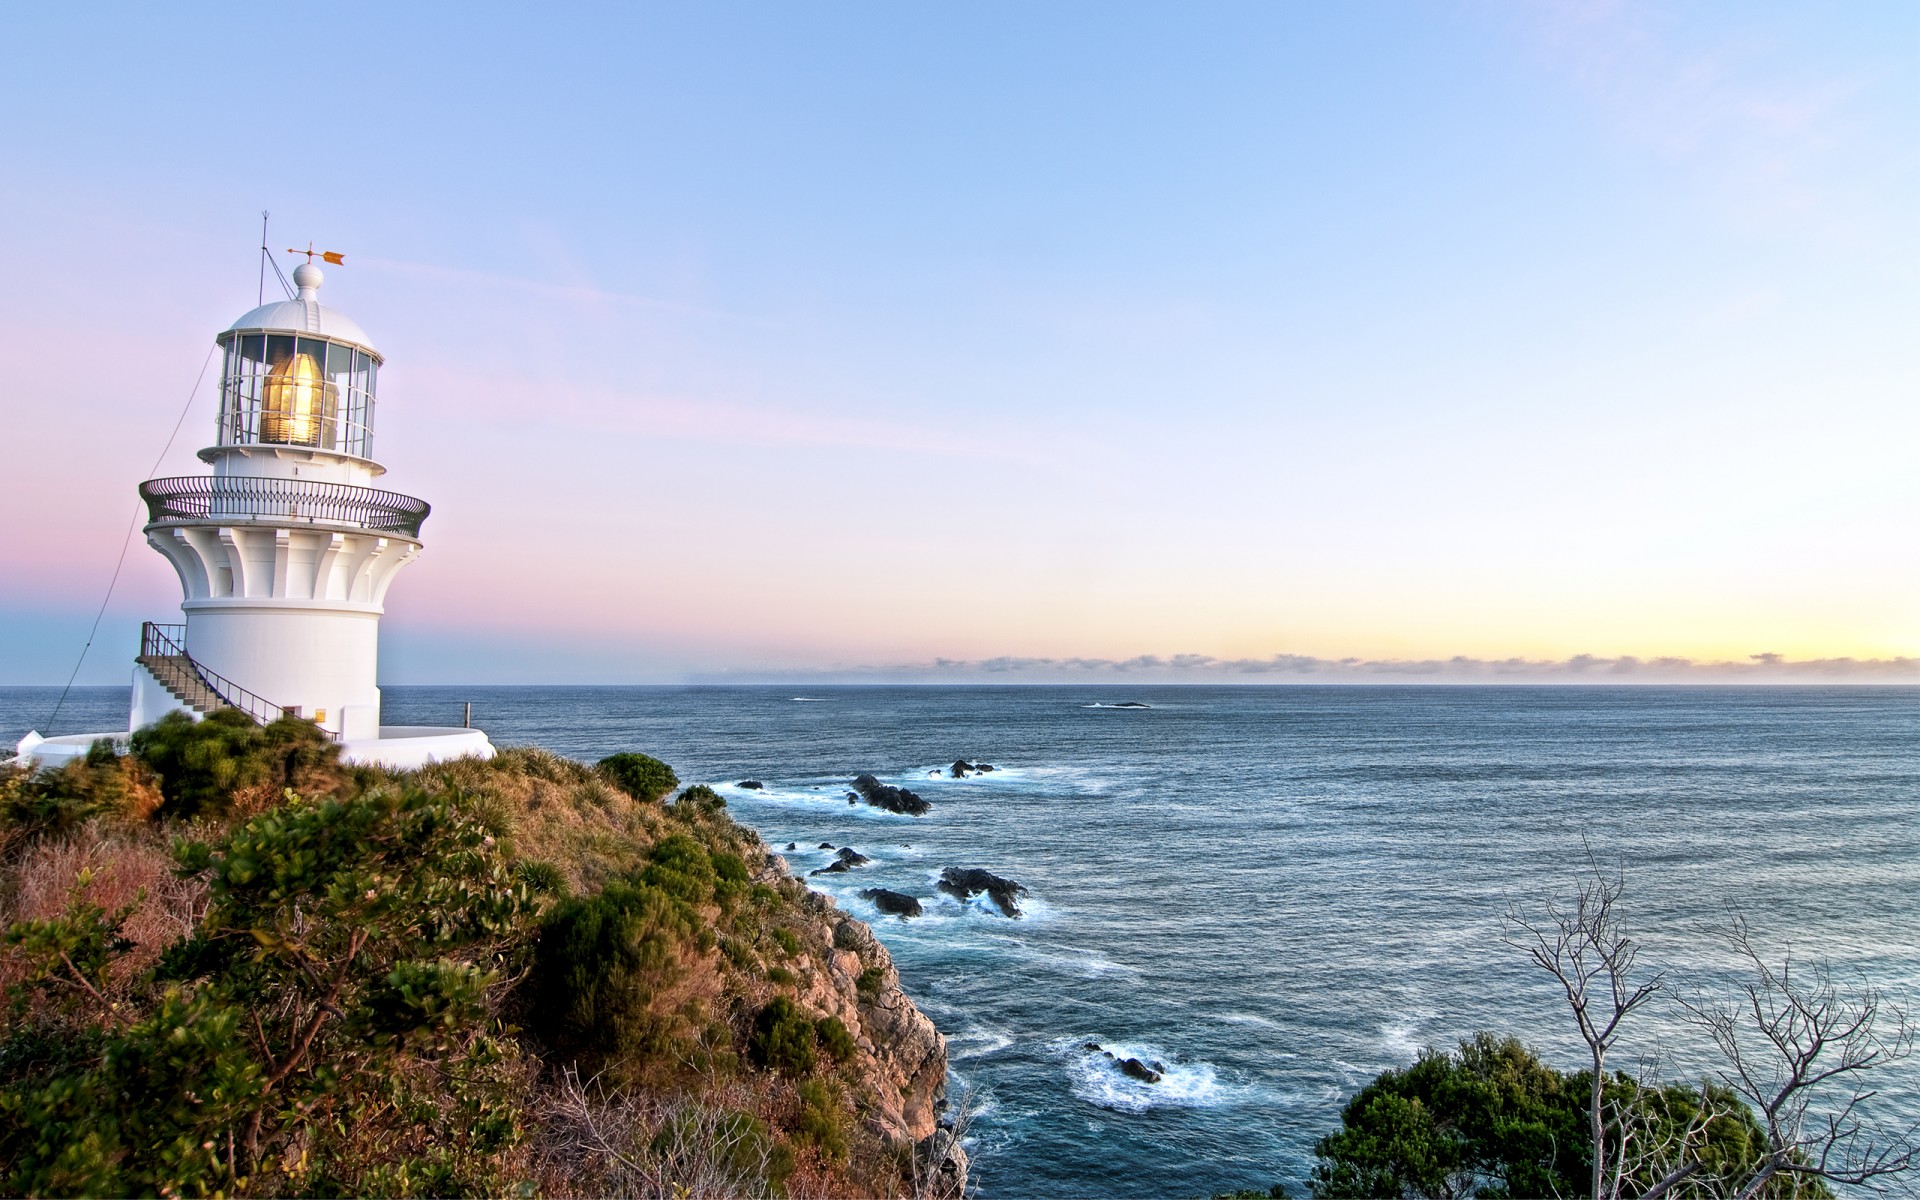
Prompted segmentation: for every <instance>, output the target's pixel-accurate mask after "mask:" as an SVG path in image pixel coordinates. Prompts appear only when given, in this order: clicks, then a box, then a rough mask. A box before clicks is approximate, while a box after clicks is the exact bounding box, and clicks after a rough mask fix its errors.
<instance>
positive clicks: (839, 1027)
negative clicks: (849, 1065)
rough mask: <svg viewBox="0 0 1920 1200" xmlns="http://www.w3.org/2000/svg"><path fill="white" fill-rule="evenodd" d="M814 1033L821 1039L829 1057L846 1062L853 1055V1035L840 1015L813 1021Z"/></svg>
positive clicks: (821, 1044) (823, 1048)
mask: <svg viewBox="0 0 1920 1200" xmlns="http://www.w3.org/2000/svg"><path fill="white" fill-rule="evenodd" d="M813 1029H814V1035H815V1036H816V1037H817V1038H818V1039H819V1042H820V1048H821V1049H822V1050H824V1051H826V1052H827V1054H828V1056H829V1057H832V1058H834V1059H837V1060H839V1061H841V1062H845V1061H847V1060H848V1059H850V1058H852V1057H853V1051H854V1045H853V1035H852V1034H850V1033H848V1032H847V1027H846V1024H845V1023H844V1022H842V1021H841V1020H840V1018H839V1017H821V1018H820V1019H819V1020H818V1021H815V1022H814V1023H813Z"/></svg>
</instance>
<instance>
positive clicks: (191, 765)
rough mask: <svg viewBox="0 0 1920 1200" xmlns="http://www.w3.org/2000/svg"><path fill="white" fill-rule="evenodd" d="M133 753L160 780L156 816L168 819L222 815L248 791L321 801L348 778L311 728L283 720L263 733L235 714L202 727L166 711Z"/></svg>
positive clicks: (222, 713)
mask: <svg viewBox="0 0 1920 1200" xmlns="http://www.w3.org/2000/svg"><path fill="white" fill-rule="evenodd" d="M132 751H133V757H134V758H136V759H138V760H139V761H140V762H142V763H144V764H145V765H146V766H147V767H149V768H150V769H151V770H152V771H153V773H154V774H155V775H157V776H159V780H160V793H161V795H162V796H163V797H164V800H163V802H162V804H161V806H160V811H161V813H162V814H163V815H165V816H169V817H194V816H199V815H201V814H202V813H212V814H218V813H224V812H227V811H229V810H230V809H231V807H232V805H233V804H234V802H235V799H236V797H235V795H234V793H236V792H241V791H246V790H248V789H265V790H266V792H267V794H268V795H270V796H274V797H277V796H279V794H280V793H281V792H282V791H283V790H284V789H287V788H292V789H294V790H295V791H298V792H301V793H303V794H306V795H308V796H319V795H323V794H326V793H329V792H331V791H333V790H334V789H335V788H337V787H338V786H339V785H340V783H341V781H342V780H343V779H344V778H345V777H346V775H345V772H343V771H342V770H341V767H340V747H339V745H338V744H336V743H335V742H333V741H331V740H330V739H329V738H328V737H327V735H326V734H325V733H323V732H321V730H320V727H319V726H317V725H315V724H314V723H313V722H311V721H307V720H303V719H301V718H299V717H281V718H280V719H279V720H277V721H275V722H274V723H273V724H271V725H268V726H265V727H262V726H260V725H258V724H256V723H255V722H254V720H253V718H251V717H249V716H247V714H245V713H243V712H241V711H240V710H239V709H236V708H223V709H220V710H219V711H217V712H213V713H209V714H208V715H207V717H206V718H205V719H204V720H200V721H195V720H193V719H192V718H191V717H189V716H187V714H186V713H184V712H177V711H176V712H170V713H168V714H167V715H166V716H164V717H162V718H161V719H160V720H158V721H156V722H155V723H153V724H152V725H149V726H147V727H146V728H145V729H141V730H138V731H136V732H135V733H134V735H133V742H132Z"/></svg>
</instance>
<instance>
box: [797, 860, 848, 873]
mask: <svg viewBox="0 0 1920 1200" xmlns="http://www.w3.org/2000/svg"><path fill="white" fill-rule="evenodd" d="M852 869H853V868H852V867H849V866H848V865H847V864H846V863H844V862H841V861H840V860H839V859H837V858H836V859H834V860H833V861H832V862H830V863H828V864H827V865H826V866H824V867H821V868H820V869H819V870H817V871H808V872H807V874H808V875H840V874H844V873H845V872H847V871H850V870H852Z"/></svg>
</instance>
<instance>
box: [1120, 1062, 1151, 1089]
mask: <svg viewBox="0 0 1920 1200" xmlns="http://www.w3.org/2000/svg"><path fill="white" fill-rule="evenodd" d="M1119 1061H1120V1073H1121V1074H1122V1075H1125V1076H1127V1077H1128V1078H1129V1079H1138V1080H1139V1081H1140V1082H1141V1083H1159V1082H1160V1072H1158V1071H1156V1070H1154V1069H1153V1068H1152V1067H1150V1066H1148V1065H1147V1064H1145V1063H1143V1062H1141V1061H1140V1060H1139V1059H1137V1058H1123V1059H1121V1060H1119Z"/></svg>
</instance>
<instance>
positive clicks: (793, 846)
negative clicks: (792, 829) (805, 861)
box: [787, 842, 800, 850]
mask: <svg viewBox="0 0 1920 1200" xmlns="http://www.w3.org/2000/svg"><path fill="white" fill-rule="evenodd" d="M799 848H800V845H799V843H798V842H788V843H787V849H789V850H798V849H799Z"/></svg>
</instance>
